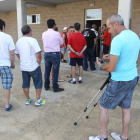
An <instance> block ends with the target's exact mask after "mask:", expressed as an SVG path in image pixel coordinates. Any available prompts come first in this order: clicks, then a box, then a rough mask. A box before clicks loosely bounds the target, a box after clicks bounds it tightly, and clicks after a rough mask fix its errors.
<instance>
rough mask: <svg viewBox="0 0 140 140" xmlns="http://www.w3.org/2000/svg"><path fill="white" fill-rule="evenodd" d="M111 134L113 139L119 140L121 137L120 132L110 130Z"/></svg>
mask: <svg viewBox="0 0 140 140" xmlns="http://www.w3.org/2000/svg"><path fill="white" fill-rule="evenodd" d="M111 136H112V138H113V139H115V140H121V138H120V136H121V134H117V133H114V132H112V133H111Z"/></svg>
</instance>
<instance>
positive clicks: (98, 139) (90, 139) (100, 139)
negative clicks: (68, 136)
mask: <svg viewBox="0 0 140 140" xmlns="http://www.w3.org/2000/svg"><path fill="white" fill-rule="evenodd" d="M89 140H108V139H107V138H105V139H104V138H102V136H100V135H98V136H95V137H94V136H90V137H89Z"/></svg>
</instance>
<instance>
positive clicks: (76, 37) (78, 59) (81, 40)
mask: <svg viewBox="0 0 140 140" xmlns="http://www.w3.org/2000/svg"><path fill="white" fill-rule="evenodd" d="M74 30H75V33H74V34H72V35H71V37H70V39H69V41H68V47H69V49H70V51H71V52H70V59H71V60H70V65H71V66H72V79H71V80H70V81H69V83H72V84H76V79H75V71H76V63H77V64H78V66H79V69H80V76H79V79H78V82H79V83H82V75H83V57H84V55H83V52H84V50H85V49H86V48H87V44H86V39H85V37H84V36H83V34H81V33H80V24H79V23H75V24H74Z"/></svg>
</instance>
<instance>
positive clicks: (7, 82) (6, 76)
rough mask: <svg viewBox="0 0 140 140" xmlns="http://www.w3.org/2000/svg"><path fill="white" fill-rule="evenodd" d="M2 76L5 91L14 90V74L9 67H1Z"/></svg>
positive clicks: (0, 73)
mask: <svg viewBox="0 0 140 140" xmlns="http://www.w3.org/2000/svg"><path fill="white" fill-rule="evenodd" d="M0 75H1V81H2V86H3V88H4V89H11V88H12V81H13V74H12V72H11V68H10V67H9V66H0Z"/></svg>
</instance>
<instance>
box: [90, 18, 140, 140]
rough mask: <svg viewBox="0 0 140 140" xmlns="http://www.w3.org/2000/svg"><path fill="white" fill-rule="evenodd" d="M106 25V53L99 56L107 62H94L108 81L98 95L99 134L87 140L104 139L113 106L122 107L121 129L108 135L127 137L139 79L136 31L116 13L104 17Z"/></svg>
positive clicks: (119, 138) (117, 139)
mask: <svg viewBox="0 0 140 140" xmlns="http://www.w3.org/2000/svg"><path fill="white" fill-rule="evenodd" d="M107 28H108V31H109V33H111V34H112V36H114V38H113V40H112V43H111V52H110V55H105V56H104V58H103V59H104V60H110V61H109V63H108V64H106V65H103V64H100V62H99V61H98V58H97V61H96V62H97V65H98V66H99V69H100V70H104V71H108V72H111V80H110V82H109V84H108V86H107V88H106V90H105V92H104V93H103V95H102V97H101V98H100V128H101V130H100V135H98V136H96V137H93V136H91V137H89V140H108V139H107V125H108V120H109V117H108V116H109V115H108V110H114V109H115V108H116V107H117V106H120V107H121V109H122V116H123V120H122V121H123V130H122V133H121V134H116V133H114V132H112V133H111V136H112V137H113V139H115V140H128V130H129V124H130V107H131V101H132V96H133V91H134V89H135V86H136V84H137V82H138V79H139V78H138V73H137V67H136V65H137V64H136V62H137V59H138V54H139V50H140V40H139V37H138V36H137V34H136V33H134V32H132V31H131V30H128V29H127V28H126V27H125V26H124V21H123V19H122V17H121V16H120V15H112V16H111V17H110V18H109V19H108V20H107Z"/></svg>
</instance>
